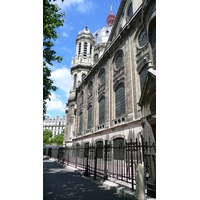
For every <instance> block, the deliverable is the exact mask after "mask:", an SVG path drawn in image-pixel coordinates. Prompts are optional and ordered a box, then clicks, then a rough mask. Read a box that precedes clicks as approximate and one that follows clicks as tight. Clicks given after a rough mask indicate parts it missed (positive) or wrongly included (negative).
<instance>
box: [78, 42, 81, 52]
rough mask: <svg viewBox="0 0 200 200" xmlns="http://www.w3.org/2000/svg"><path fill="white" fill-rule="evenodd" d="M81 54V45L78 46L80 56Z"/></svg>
mask: <svg viewBox="0 0 200 200" xmlns="http://www.w3.org/2000/svg"><path fill="white" fill-rule="evenodd" d="M80 53H81V43H79V45H78V55H80Z"/></svg>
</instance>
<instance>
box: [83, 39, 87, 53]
mask: <svg viewBox="0 0 200 200" xmlns="http://www.w3.org/2000/svg"><path fill="white" fill-rule="evenodd" d="M83 56H87V42H85V43H84V52H83Z"/></svg>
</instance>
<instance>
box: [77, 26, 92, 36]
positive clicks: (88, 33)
mask: <svg viewBox="0 0 200 200" xmlns="http://www.w3.org/2000/svg"><path fill="white" fill-rule="evenodd" d="M81 34H86V35H92V32H91V31H90V30H89V29H88V27H87V26H86V27H85V28H84V29H83V30H82V31H79V32H78V36H79V35H81Z"/></svg>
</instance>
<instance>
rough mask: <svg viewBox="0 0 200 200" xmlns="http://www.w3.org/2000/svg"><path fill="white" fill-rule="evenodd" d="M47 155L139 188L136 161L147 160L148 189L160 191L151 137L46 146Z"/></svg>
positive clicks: (90, 174) (89, 174) (153, 193)
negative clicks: (120, 141) (69, 145)
mask: <svg viewBox="0 0 200 200" xmlns="http://www.w3.org/2000/svg"><path fill="white" fill-rule="evenodd" d="M43 154H44V155H48V156H50V157H53V158H56V159H58V161H60V162H62V163H63V164H64V163H65V164H66V165H71V166H74V167H76V168H78V169H80V170H83V171H84V175H85V176H93V178H94V180H95V179H96V178H97V177H100V178H102V179H104V180H106V179H112V180H113V179H114V180H121V181H124V182H127V183H130V184H131V188H132V190H136V164H144V168H145V185H146V191H147V193H148V194H150V195H151V196H155V193H156V145H155V143H152V142H151V140H150V139H149V141H144V139H143V137H141V140H140V141H138V139H136V140H135V141H132V140H130V141H129V142H125V143H119V144H117V145H116V144H115V145H111V143H108V141H107V140H106V141H105V145H102V146H99V145H95V144H93V145H87V146H72V147H70V148H69V147H65V148H64V147H59V148H48V149H46V148H44V150H43Z"/></svg>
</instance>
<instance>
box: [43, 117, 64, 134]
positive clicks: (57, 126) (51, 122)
mask: <svg viewBox="0 0 200 200" xmlns="http://www.w3.org/2000/svg"><path fill="white" fill-rule="evenodd" d="M43 128H44V130H46V129H48V130H51V131H52V133H53V137H54V136H55V135H59V134H60V133H61V132H62V131H63V129H64V128H65V116H63V118H59V117H58V116H57V117H56V118H55V117H53V118H50V117H49V116H46V118H45V120H44V121H43Z"/></svg>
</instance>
